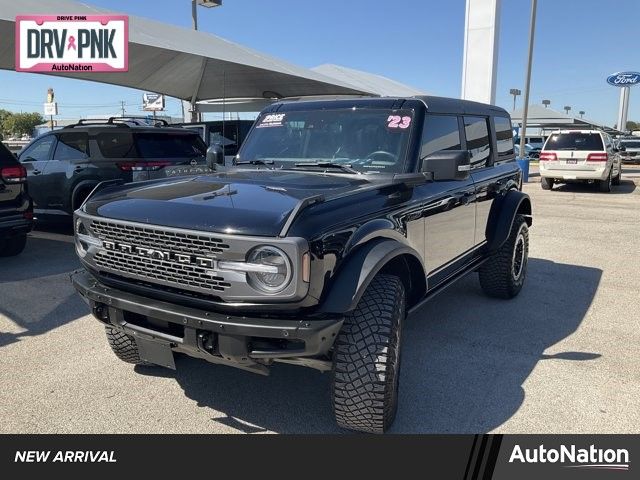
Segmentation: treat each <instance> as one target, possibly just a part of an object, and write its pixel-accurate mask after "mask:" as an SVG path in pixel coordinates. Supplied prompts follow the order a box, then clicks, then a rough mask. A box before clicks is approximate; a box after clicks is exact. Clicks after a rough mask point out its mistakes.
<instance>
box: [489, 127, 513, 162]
mask: <svg viewBox="0 0 640 480" xmlns="http://www.w3.org/2000/svg"><path fill="white" fill-rule="evenodd" d="M493 120H494V123H495V126H496V140H497V143H498V158H504V157H508V156H509V155H513V153H514V152H513V129H512V128H511V120H509V119H508V118H507V117H494V119H493Z"/></svg>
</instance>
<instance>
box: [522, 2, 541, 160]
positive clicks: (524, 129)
mask: <svg viewBox="0 0 640 480" xmlns="http://www.w3.org/2000/svg"><path fill="white" fill-rule="evenodd" d="M537 7H538V0H531V20H530V22H529V48H528V50H527V77H526V79H525V86H524V107H523V108H522V132H521V133H520V156H521V158H524V153H525V149H524V146H525V143H526V142H525V140H526V136H527V115H528V114H529V91H530V89H531V64H532V63H533V40H534V37H535V32H536V10H537Z"/></svg>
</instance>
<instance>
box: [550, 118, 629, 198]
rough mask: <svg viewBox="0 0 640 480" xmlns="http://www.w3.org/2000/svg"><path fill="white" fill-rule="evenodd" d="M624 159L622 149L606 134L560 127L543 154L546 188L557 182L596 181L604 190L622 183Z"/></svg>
mask: <svg viewBox="0 0 640 480" xmlns="http://www.w3.org/2000/svg"><path fill="white" fill-rule="evenodd" d="M621 176H622V162H621V158H620V155H619V149H618V148H617V147H615V146H614V144H613V140H612V138H611V136H610V135H608V134H607V133H604V132H601V131H599V130H560V131H556V132H553V133H552V134H551V136H550V137H549V138H548V139H547V141H546V143H545V144H544V148H543V149H542V152H541V153H540V177H541V184H542V189H543V190H551V189H552V188H553V185H554V184H555V183H563V182H572V181H584V182H590V183H592V182H595V183H596V184H597V185H598V188H599V190H600V191H601V192H610V191H611V185H619V184H620V178H621Z"/></svg>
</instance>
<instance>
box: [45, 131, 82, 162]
mask: <svg viewBox="0 0 640 480" xmlns="http://www.w3.org/2000/svg"><path fill="white" fill-rule="evenodd" d="M85 158H89V135H88V134H87V133H86V132H85V133H83V132H73V133H61V134H60V135H58V143H57V145H56V150H55V152H54V154H53V159H54V160H83V159H85Z"/></svg>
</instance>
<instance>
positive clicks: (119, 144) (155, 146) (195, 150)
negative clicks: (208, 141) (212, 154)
mask: <svg viewBox="0 0 640 480" xmlns="http://www.w3.org/2000/svg"><path fill="white" fill-rule="evenodd" d="M97 141H98V146H99V147H100V151H101V152H102V155H103V156H104V157H106V158H185V159H189V158H193V157H197V156H202V155H205V154H206V150H207V147H206V146H205V144H204V142H203V141H202V139H201V138H200V136H199V135H196V134H183V133H166V132H162V133H160V132H158V133H155V132H105V133H101V134H99V135H98V137H97Z"/></svg>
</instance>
